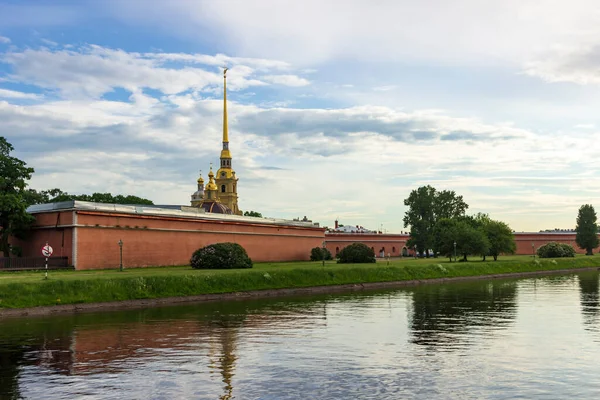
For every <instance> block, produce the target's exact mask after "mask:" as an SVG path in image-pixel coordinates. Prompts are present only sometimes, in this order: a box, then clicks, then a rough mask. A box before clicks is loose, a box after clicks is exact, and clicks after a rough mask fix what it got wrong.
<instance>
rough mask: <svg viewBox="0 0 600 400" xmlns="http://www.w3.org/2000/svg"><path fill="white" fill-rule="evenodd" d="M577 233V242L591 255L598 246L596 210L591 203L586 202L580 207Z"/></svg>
mask: <svg viewBox="0 0 600 400" xmlns="http://www.w3.org/2000/svg"><path fill="white" fill-rule="evenodd" d="M575 231H576V232H577V235H576V236H575V242H576V243H577V245H578V246H579V247H580V248H582V249H585V251H586V253H585V254H586V255H588V256H591V255H592V254H594V253H593V250H594V249H595V248H596V247H598V244H599V243H598V225H597V224H596V211H595V210H594V207H593V206H592V205H591V204H584V205H582V206H581V207H580V208H579V214H578V215H577V227H576V228H575Z"/></svg>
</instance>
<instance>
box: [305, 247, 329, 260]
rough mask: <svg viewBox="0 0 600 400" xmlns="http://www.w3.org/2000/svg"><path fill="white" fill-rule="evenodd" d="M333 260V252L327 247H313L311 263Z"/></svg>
mask: <svg viewBox="0 0 600 400" xmlns="http://www.w3.org/2000/svg"><path fill="white" fill-rule="evenodd" d="M321 260H333V257H332V255H331V252H330V251H329V250H328V249H327V248H326V247H318V246H317V247H313V248H312V249H311V250H310V261H321Z"/></svg>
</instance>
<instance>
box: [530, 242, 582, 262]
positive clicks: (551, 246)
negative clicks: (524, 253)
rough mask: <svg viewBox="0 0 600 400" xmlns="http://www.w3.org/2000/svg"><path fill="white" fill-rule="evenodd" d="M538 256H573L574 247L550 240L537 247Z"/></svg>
mask: <svg viewBox="0 0 600 400" xmlns="http://www.w3.org/2000/svg"><path fill="white" fill-rule="evenodd" d="M537 255H538V256H539V257H540V258H559V257H575V249H574V248H573V246H571V245H568V244H566V243H557V242H550V243H547V244H545V245H543V246H540V247H539V248H538V249H537Z"/></svg>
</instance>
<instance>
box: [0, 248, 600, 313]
mask: <svg viewBox="0 0 600 400" xmlns="http://www.w3.org/2000/svg"><path fill="white" fill-rule="evenodd" d="M599 265H600V257H599V256H594V257H583V256H579V257H576V258H569V259H556V260H549V259H548V260H538V259H536V260H532V258H531V257H527V256H514V257H505V258H504V259H503V260H501V261H497V262H494V261H489V262H481V261H473V262H467V263H450V262H448V261H447V260H442V259H435V260H434V259H424V260H414V259H408V260H406V259H405V260H393V261H390V262H389V263H388V262H387V261H379V262H378V263H376V264H336V263H335V262H326V264H325V267H323V266H322V265H321V263H320V262H290V263H257V264H255V266H254V268H252V269H249V270H193V269H191V268H190V267H187V266H181V267H162V268H138V269H126V270H125V271H123V272H120V271H118V270H100V271H56V272H55V271H50V279H48V280H44V279H43V272H16V273H9V272H1V273H0V308H25V307H36V306H49V305H57V304H81V303H96V302H108V301H119V300H134V299H153V298H163V297H173V296H191V295H199V294H210V293H230V292H239V291H249V290H263V289H281V288H299V287H310V286H326V285H340V284H349V283H368V282H390V281H405V280H415V279H416V280H423V279H433V278H451V277H466V276H479V275H491V274H503V273H514V272H530V271H551V270H558V269H570V268H585V267H594V266H599Z"/></svg>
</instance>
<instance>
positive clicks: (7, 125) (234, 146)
mask: <svg viewBox="0 0 600 400" xmlns="http://www.w3.org/2000/svg"><path fill="white" fill-rule="evenodd" d="M599 11H600V6H599V5H597V4H596V2H594V1H590V0H574V1H571V2H568V3H565V2H559V1H554V0H535V1H534V0H522V1H517V0H507V1H503V2H481V1H475V0H454V1H442V0H426V1H422V2H412V1H385V0H381V1H377V2H372V1H341V0H340V1H338V0H331V1H327V2H323V1H321V2H319V1H312V0H307V1H302V2H284V1H277V0H271V1H266V0H264V1H263V0H256V1H233V0H225V1H196V2H191V1H169V2H166V1H141V0H140V1H138V0H127V1H103V2H98V1H54V2H52V3H50V2H43V1H28V2H22V1H6V0H4V1H0V120H1V121H2V123H1V124H0V135H3V136H5V137H7V138H8V140H9V141H10V142H11V143H13V145H14V146H15V148H16V154H17V155H18V156H19V157H21V158H23V159H24V160H26V161H27V163H28V164H29V165H31V166H33V167H34V168H35V169H36V173H35V175H34V177H33V179H32V181H31V186H32V187H34V188H36V189H47V188H52V187H60V188H61V189H63V190H66V191H68V192H73V193H89V192H93V191H102V192H104V191H109V192H113V193H127V194H135V195H139V196H142V197H147V198H150V199H152V200H153V201H154V202H155V203H159V204H187V203H188V202H189V197H190V195H191V193H192V192H193V191H194V186H195V181H196V179H197V176H198V171H199V170H200V169H202V170H203V171H204V174H205V175H206V172H207V169H208V166H209V164H210V162H213V163H217V162H218V156H219V149H220V135H221V112H222V102H220V101H219V100H220V98H221V96H222V88H221V84H222V79H221V72H220V70H221V67H223V66H224V65H227V66H228V67H229V68H230V72H229V73H228V77H229V79H228V88H229V89H230V90H229V93H228V99H229V100H230V103H229V111H230V132H231V134H230V140H231V145H230V148H231V150H232V155H233V157H234V159H233V162H234V168H235V169H236V172H237V175H238V177H239V178H240V183H239V186H238V188H239V194H240V207H241V209H242V210H257V211H261V212H262V213H263V214H265V215H267V216H273V217H283V218H293V217H302V216H304V215H306V216H308V217H309V218H312V219H313V220H316V221H319V222H321V223H322V224H323V225H330V226H331V225H332V224H333V220H334V219H335V218H338V217H339V219H340V221H341V222H342V223H346V224H360V225H363V226H365V227H370V228H379V227H380V226H381V225H383V227H384V229H386V230H387V231H391V232H399V231H402V230H404V227H403V226H402V216H403V214H404V212H405V208H404V205H403V199H404V198H406V197H407V196H408V194H409V192H410V191H411V190H412V189H415V188H417V187H418V186H421V185H425V184H431V185H433V186H434V187H436V188H438V189H451V190H455V191H456V192H457V193H459V194H461V195H463V196H464V198H465V200H466V201H467V203H468V204H469V205H470V209H469V210H470V211H472V212H487V213H489V214H490V216H491V217H492V218H495V219H501V220H504V221H506V222H508V223H509V224H510V225H511V227H513V229H515V230H517V231H537V230H540V229H547V228H555V227H557V228H567V227H573V226H574V224H575V218H576V214H577V209H578V208H579V207H580V206H581V205H582V204H585V203H591V204H594V205H596V206H597V205H598V204H597V203H598V202H597V200H598V198H599V194H600V189H599V188H597V187H596V185H594V182H595V177H596V176H597V175H598V169H599V162H598V159H599V158H598V156H599V155H600V144H599V143H598V137H599V130H598V128H599V127H600V120H599V118H600V117H599V115H598V112H597V109H598V106H599V105H600V92H599V90H598V84H599V83H600V69H599V68H598V61H600V39H599V38H600V24H599V22H600V21H598V19H599V18H600V12H599Z"/></svg>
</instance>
